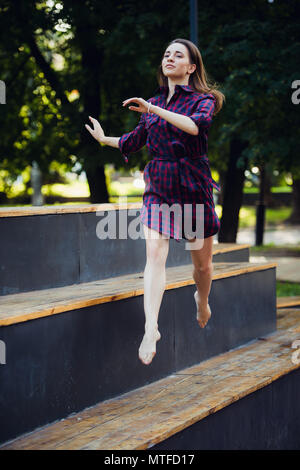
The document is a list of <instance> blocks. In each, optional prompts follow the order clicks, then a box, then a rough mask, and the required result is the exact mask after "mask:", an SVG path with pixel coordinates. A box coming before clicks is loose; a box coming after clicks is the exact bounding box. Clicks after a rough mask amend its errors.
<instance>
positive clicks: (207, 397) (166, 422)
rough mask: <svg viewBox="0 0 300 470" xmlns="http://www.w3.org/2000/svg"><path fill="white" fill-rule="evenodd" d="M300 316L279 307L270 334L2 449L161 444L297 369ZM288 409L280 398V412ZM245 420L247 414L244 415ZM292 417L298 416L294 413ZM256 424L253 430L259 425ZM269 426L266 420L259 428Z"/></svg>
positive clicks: (138, 447)
mask: <svg viewBox="0 0 300 470" xmlns="http://www.w3.org/2000/svg"><path fill="white" fill-rule="evenodd" d="M299 319H300V309H286V310H283V309H282V310H281V311H280V319H279V320H278V328H277V331H276V332H275V333H272V334H270V335H267V336H265V337H262V338H259V339H258V340H256V341H253V342H251V343H248V344H246V345H244V346H242V347H240V348H236V349H234V350H231V351H228V352H226V353H224V354H221V355H219V356H216V357H214V358H211V359H208V360H207V361H204V362H202V363H200V364H197V365H194V366H193V367H189V368H186V369H183V370H180V371H179V372H177V373H174V374H172V375H170V376H169V377H167V378H164V379H162V380H159V381H157V382H155V383H152V384H150V385H147V386H144V387H141V388H139V389H137V390H134V391H131V392H129V393H126V394H124V395H122V396H119V397H117V398H115V399H112V400H107V401H105V402H102V403H100V404H98V405H96V406H94V407H92V408H89V409H86V410H84V411H82V412H80V413H77V414H74V415H71V416H70V417H68V418H67V419H64V420H61V421H58V422H56V423H53V424H51V425H49V426H47V427H44V428H41V429H38V430H36V431H35V432H32V433H30V434H28V435H24V436H22V437H20V438H18V439H16V440H14V441H11V442H8V443H6V444H5V445H2V446H1V450H17V449H23V450H31V449H34V450H39V449H43V450H46V449H47V450H50V449H51V450H54V449H55V450H79V449H84V450H96V449H97V450H100V449H105V450H125V449H126V450H145V449H149V448H153V449H155V448H159V447H155V445H157V444H159V443H163V442H164V441H166V440H167V439H168V440H170V439H171V438H172V437H173V436H175V437H176V436H178V435H180V433H183V432H184V431H185V430H187V429H189V428H191V427H192V426H194V425H195V424H197V423H199V422H201V421H204V420H205V418H207V417H209V416H211V415H218V414H219V415H220V412H221V410H223V409H226V408H227V407H230V406H231V409H234V408H232V405H233V404H234V403H235V402H239V401H242V400H243V399H244V398H245V397H247V396H249V395H250V394H252V397H253V396H255V393H257V392H258V391H259V390H263V389H265V388H267V387H268V386H269V385H270V384H272V383H276V381H278V380H279V379H280V378H281V377H283V376H286V375H287V374H290V373H291V372H293V371H297V370H299V368H300V364H299V363H295V362H293V361H292V360H291V355H292V352H293V349H292V348H291V346H292V344H293V342H294V341H296V340H299V335H300V322H299ZM290 377H292V376H291V375H290ZM243 403H247V402H245V400H244V401H243ZM292 405H293V404H291V403H290V404H289V407H292ZM286 407H287V404H286V403H284V402H283V403H282V408H281V409H280V410H278V413H279V414H280V413H281V414H282V410H284V409H285V408H286ZM298 410H299V406H298ZM263 411H264V410H263V409H260V410H259V413H263ZM294 412H295V411H294ZM232 417H233V415H232ZM243 418H244V421H245V419H246V421H247V419H248V420H250V417H248V418H247V415H244V416H243ZM271 419H272V420H274V419H275V417H274V416H272V417H271ZM295 420H298V422H299V417H298V416H297V415H296V414H295ZM255 425H256V427H257V432H258V430H259V428H260V423H258V422H256V423H255ZM288 425H289V426H292V427H291V429H294V428H293V426H294V423H285V428H284V429H285V430H286V429H288V428H287V426H288ZM245 427H246V425H245ZM270 427H272V426H271V423H270V425H269V426H267V425H266V427H265V428H264V432H265V433H266V432H267V431H268V428H270ZM275 431H276V433H277V434H278V433H279V434H280V431H281V430H279V429H277V430H275ZM282 431H283V429H282ZM214 432H215V434H217V428H215V431H214ZM200 445H201V444H200ZM167 448H172V447H167ZM173 448H176V447H173ZM191 448H193V447H186V449H191ZM177 449H178V447H177Z"/></svg>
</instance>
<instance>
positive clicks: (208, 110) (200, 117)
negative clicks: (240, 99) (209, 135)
mask: <svg viewBox="0 0 300 470" xmlns="http://www.w3.org/2000/svg"><path fill="white" fill-rule="evenodd" d="M215 106H216V98H215V97H214V96H213V95H212V94H209V95H205V96H204V97H202V98H201V99H200V100H199V101H198V103H197V107H196V109H195V111H194V112H193V114H192V115H191V116H189V117H190V118H191V119H192V120H193V121H194V122H195V124H197V126H198V128H199V132H201V129H208V128H209V127H210V126H211V123H212V119H213V112H214V109H215Z"/></svg>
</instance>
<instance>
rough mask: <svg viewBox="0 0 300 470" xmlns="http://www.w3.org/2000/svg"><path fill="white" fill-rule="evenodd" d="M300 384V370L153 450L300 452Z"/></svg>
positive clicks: (208, 417)
mask: <svg viewBox="0 0 300 470" xmlns="http://www.w3.org/2000/svg"><path fill="white" fill-rule="evenodd" d="M299 382H300V369H297V370H295V371H292V372H290V373H288V374H287V375H284V376H283V377H280V378H279V379H277V380H275V381H274V382H272V383H271V384H269V385H267V386H266V387H263V388H261V389H259V390H256V391H255V392H252V393H251V394H249V395H247V396H245V397H243V398H241V399H239V400H237V401H235V402H234V403H232V404H231V405H229V406H227V407H225V408H222V409H221V410H219V411H217V412H216V413H213V414H211V415H209V416H207V417H206V418H204V419H203V420H201V421H199V422H198V423H195V424H193V425H192V426H190V427H188V428H186V429H184V430H183V431H181V432H179V433H176V434H174V435H173V436H172V437H170V438H168V439H166V440H165V441H163V442H160V443H158V444H156V445H154V446H152V447H151V449H150V450H288V449H291V450H294V449H299V447H300V400H299ZM232 392H233V394H234V389H233V390H232Z"/></svg>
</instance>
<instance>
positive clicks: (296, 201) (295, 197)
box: [287, 177, 300, 224]
mask: <svg viewBox="0 0 300 470" xmlns="http://www.w3.org/2000/svg"><path fill="white" fill-rule="evenodd" d="M287 222H289V223H290V224H300V178H295V177H293V192H292V213H291V215H290V217H289V218H288V220H287Z"/></svg>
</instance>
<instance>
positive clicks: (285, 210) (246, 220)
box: [239, 206, 292, 228]
mask: <svg viewBox="0 0 300 470" xmlns="http://www.w3.org/2000/svg"><path fill="white" fill-rule="evenodd" d="M291 212H292V208H291V207H279V208H276V209H272V208H267V209H266V213H265V226H267V225H268V226H274V227H275V226H276V225H278V224H281V223H284V221H285V220H286V219H288V217H289V216H290V215H291ZM255 223H256V207H252V206H243V207H241V210H240V215H239V228H252V227H255Z"/></svg>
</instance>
